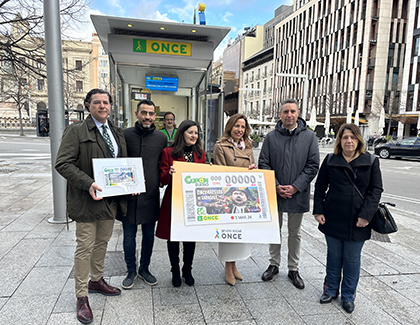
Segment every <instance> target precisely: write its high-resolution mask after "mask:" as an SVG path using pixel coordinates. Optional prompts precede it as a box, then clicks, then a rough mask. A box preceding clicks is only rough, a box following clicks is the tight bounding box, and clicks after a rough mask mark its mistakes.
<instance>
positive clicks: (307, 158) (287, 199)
mask: <svg viewBox="0 0 420 325" xmlns="http://www.w3.org/2000/svg"><path fill="white" fill-rule="evenodd" d="M299 112H300V111H299V107H298V104H297V102H296V101H295V100H293V99H287V100H285V101H284V102H283V103H282V105H281V108H280V121H279V122H278V123H277V125H276V128H275V130H274V131H271V132H270V133H268V134H267V137H266V138H265V140H264V143H263V146H262V148H261V153H260V157H259V161H258V167H259V168H261V169H271V170H274V174H275V179H276V192H277V208H278V213H279V226H280V229H279V231H280V240H281V227H282V224H283V212H285V213H287V228H288V235H289V236H288V239H287V246H288V250H289V251H288V254H287V255H288V256H287V264H288V265H287V267H288V269H289V272H288V274H287V275H288V277H289V278H290V280H291V281H292V283H293V285H294V286H295V287H296V288H298V289H303V288H304V287H305V284H304V282H303V279H302V278H301V276H300V274H299V259H300V241H301V231H300V229H301V225H302V219H303V214H304V213H305V212H307V211H309V194H310V184H311V181H312V180H313V179H314V177H315V176H316V174H317V172H318V168H319V149H318V140H317V138H316V135H315V133H314V132H312V131H311V130H308V129H307V127H306V122H305V121H304V120H303V119H302V118H299ZM280 249H281V244H280V243H279V244H270V265H269V267H268V268H267V270H266V271H265V272H264V273H263V275H262V280H263V281H269V280H271V279H272V278H273V276H274V275H276V274H278V273H279V265H280Z"/></svg>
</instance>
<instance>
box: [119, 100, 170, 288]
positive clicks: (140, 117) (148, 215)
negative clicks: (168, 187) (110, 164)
mask: <svg viewBox="0 0 420 325" xmlns="http://www.w3.org/2000/svg"><path fill="white" fill-rule="evenodd" d="M155 110H156V107H155V104H154V103H153V102H152V101H149V100H142V101H140V102H139V103H138V104H137V110H136V112H135V113H136V117H137V121H136V123H135V125H134V127H131V128H128V129H125V130H124V136H125V139H126V142H127V151H128V156H129V157H142V160H143V169H144V177H145V180H146V193H141V194H139V195H132V196H129V198H128V206H127V216H126V217H121V218H120V217H117V218H118V220H121V221H122V223H123V231H124V240H123V246H124V259H125V262H126V264H127V276H126V278H125V279H124V280H123V282H122V287H123V289H131V288H132V287H133V285H134V280H135V278H136V277H137V276H138V277H139V278H141V279H143V280H144V282H146V283H147V284H149V285H155V284H157V280H156V278H155V276H153V275H152V274H151V273H150V271H149V264H150V259H151V256H152V250H153V243H154V238H155V223H156V221H157V220H158V218H159V197H160V196H159V161H160V156H161V153H162V150H163V148H165V147H166V145H167V139H166V136H165V135H164V134H163V133H162V132H160V131H159V130H158V129H156V127H155V124H154V123H153V122H154V121H155V118H156V111H155ZM139 224H141V229H142V243H141V254H140V265H139V269H138V272H136V269H137V266H136V235H137V226H138V225H139Z"/></svg>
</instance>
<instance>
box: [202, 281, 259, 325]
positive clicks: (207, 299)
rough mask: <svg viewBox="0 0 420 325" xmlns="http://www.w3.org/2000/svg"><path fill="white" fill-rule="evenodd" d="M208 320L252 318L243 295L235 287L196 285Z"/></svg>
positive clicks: (220, 320) (205, 317)
mask: <svg viewBox="0 0 420 325" xmlns="http://www.w3.org/2000/svg"><path fill="white" fill-rule="evenodd" d="M196 291H197V296H198V299H199V303H200V306H201V308H202V311H203V314H204V319H205V321H206V322H222V321H224V322H229V321H241V320H246V319H251V318H252V317H251V314H250V313H249V311H248V309H247V308H246V306H245V303H244V301H243V300H242V297H241V296H240V295H239V293H238V292H237V291H236V289H235V287H231V286H225V285H212V286H199V287H196Z"/></svg>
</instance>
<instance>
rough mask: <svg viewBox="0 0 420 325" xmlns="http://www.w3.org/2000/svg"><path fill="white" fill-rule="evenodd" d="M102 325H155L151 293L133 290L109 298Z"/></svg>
mask: <svg viewBox="0 0 420 325" xmlns="http://www.w3.org/2000/svg"><path fill="white" fill-rule="evenodd" d="M102 324H153V300H152V294H151V291H150V290H131V291H124V292H123V293H122V294H121V295H120V296H116V297H107V299H106V303H105V310H104V314H103V318H102Z"/></svg>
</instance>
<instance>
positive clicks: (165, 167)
mask: <svg viewBox="0 0 420 325" xmlns="http://www.w3.org/2000/svg"><path fill="white" fill-rule="evenodd" d="M171 152H172V147H169V148H165V149H163V151H162V159H161V161H160V176H159V179H160V182H161V183H162V184H163V185H168V187H167V188H166V191H165V196H164V197H163V201H162V206H161V207H160V214H159V221H158V225H157V228H156V236H157V237H159V238H162V239H167V240H169V237H170V233H171V202H172V176H171V175H169V167H171V166H172V165H173V163H174V160H175V161H185V159H184V157H181V158H177V159H174V158H173V157H172V156H171ZM193 154H194V163H200V164H205V163H206V155H205V153H204V150H203V155H202V156H201V158H198V156H197V155H196V153H195V152H194V153H193Z"/></svg>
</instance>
